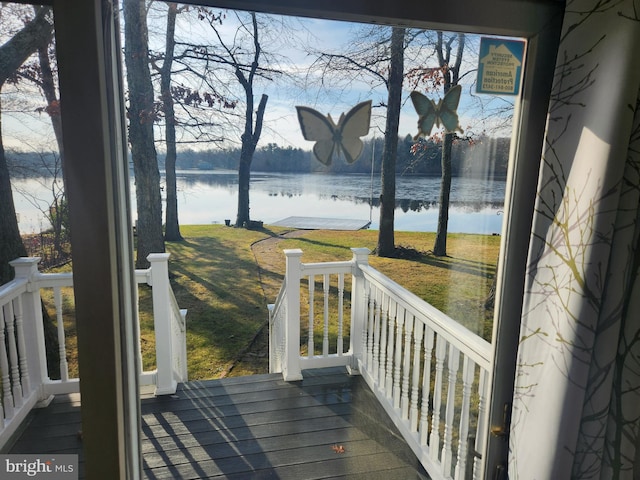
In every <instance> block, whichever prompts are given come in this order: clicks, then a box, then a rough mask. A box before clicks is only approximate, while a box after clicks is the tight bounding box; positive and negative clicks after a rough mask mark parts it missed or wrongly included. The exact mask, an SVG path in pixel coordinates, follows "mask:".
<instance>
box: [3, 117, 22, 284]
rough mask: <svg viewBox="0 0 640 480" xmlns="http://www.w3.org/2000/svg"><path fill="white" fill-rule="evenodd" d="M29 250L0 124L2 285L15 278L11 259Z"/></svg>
mask: <svg viewBox="0 0 640 480" xmlns="http://www.w3.org/2000/svg"><path fill="white" fill-rule="evenodd" d="M26 256H27V251H26V249H25V248H24V244H23V243H22V238H21V236H20V230H19V228H18V219H17V218H16V209H15V205H14V203H13V195H12V194H11V178H10V177H9V168H8V166H7V159H6V157H5V153H4V146H3V143H2V125H1V124H0V285H4V284H5V283H7V282H9V281H10V280H12V279H13V276H14V272H13V268H11V266H10V265H9V262H10V261H11V260H14V259H16V258H18V257H26Z"/></svg>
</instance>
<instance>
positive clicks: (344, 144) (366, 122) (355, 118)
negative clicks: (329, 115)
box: [338, 100, 371, 163]
mask: <svg viewBox="0 0 640 480" xmlns="http://www.w3.org/2000/svg"><path fill="white" fill-rule="evenodd" d="M370 124H371V100H368V101H366V102H362V103H359V104H358V105H356V106H355V107H353V108H352V109H351V110H349V111H348V112H347V114H346V115H344V116H341V117H340V121H339V122H338V132H339V139H338V140H339V142H338V145H339V148H340V150H341V151H342V153H343V154H344V157H345V160H346V161H347V163H353V162H355V161H356V160H358V158H359V157H360V155H361V154H362V150H363V149H364V143H363V142H362V140H361V139H360V137H364V136H366V135H367V134H368V133H369V127H370Z"/></svg>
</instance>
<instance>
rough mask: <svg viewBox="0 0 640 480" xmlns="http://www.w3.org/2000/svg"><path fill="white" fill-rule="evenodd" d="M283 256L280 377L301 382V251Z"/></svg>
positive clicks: (286, 253)
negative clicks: (284, 292) (284, 314)
mask: <svg viewBox="0 0 640 480" xmlns="http://www.w3.org/2000/svg"><path fill="white" fill-rule="evenodd" d="M284 254H285V256H286V258H287V262H286V273H285V275H286V282H287V286H286V288H287V295H286V299H287V300H286V302H287V305H286V312H287V318H286V341H285V354H284V357H285V358H284V364H283V365H282V376H283V377H284V380H285V381H287V382H293V381H296V380H302V371H301V370H300V278H301V275H302V262H301V259H302V250H300V249H298V248H296V249H289V250H285V251H284Z"/></svg>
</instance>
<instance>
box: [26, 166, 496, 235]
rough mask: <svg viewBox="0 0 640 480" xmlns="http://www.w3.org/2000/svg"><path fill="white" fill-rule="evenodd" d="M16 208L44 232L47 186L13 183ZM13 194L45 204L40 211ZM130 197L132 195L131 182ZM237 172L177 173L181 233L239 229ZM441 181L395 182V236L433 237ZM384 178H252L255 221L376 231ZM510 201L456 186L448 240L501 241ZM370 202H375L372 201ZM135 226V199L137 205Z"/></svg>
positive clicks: (478, 184)
mask: <svg viewBox="0 0 640 480" xmlns="http://www.w3.org/2000/svg"><path fill="white" fill-rule="evenodd" d="M15 187H17V188H14V201H15V202H16V210H17V211H18V213H19V225H20V230H21V231H22V232H23V233H33V232H39V231H40V230H41V229H46V228H47V227H48V224H47V222H46V220H44V217H43V215H42V214H41V212H40V210H43V209H45V208H46V205H47V204H48V203H50V202H51V194H50V193H48V192H49V191H50V188H51V187H50V182H49V183H47V180H46V179H27V180H19V181H16V182H15ZM16 190H20V191H27V192H31V196H32V197H33V196H35V197H37V198H39V199H40V202H39V205H40V207H39V208H36V207H35V206H34V205H33V204H32V203H33V198H31V199H30V200H29V199H27V198H25V197H24V196H23V195H21V194H19V193H16ZM131 191H132V194H133V192H134V187H133V181H132V188H131ZM237 192H238V179H237V172H235V171H219V170H216V171H180V172H178V215H179V220H180V223H181V224H182V225H193V224H211V223H223V222H224V221H225V219H230V220H231V222H232V223H233V222H234V221H235V217H236V212H237V201H238V195H237ZM439 193H440V179H439V178H429V177H411V176H398V177H397V182H396V199H397V204H398V206H397V208H396V211H395V229H396V230H398V231H403V230H404V231H435V230H436V227H437V218H438V197H439ZM379 196H380V177H378V176H376V177H374V178H373V182H372V180H371V177H370V176H369V175H324V174H281V173H260V172H253V173H252V176H251V189H250V215H251V219H252V220H261V221H263V222H264V223H266V224H269V223H274V222H277V221H278V220H282V219H284V218H286V217H290V216H307V217H329V218H340V219H356V220H365V221H371V225H370V227H369V228H371V229H378V225H379V217H380V209H379V206H378V198H379ZM504 196H505V182H504V181H503V180H486V179H477V178H459V177H458V178H454V179H453V181H452V187H451V208H450V210H449V232H460V233H488V234H492V233H500V232H501V231H502V219H503V216H502V209H503V203H504ZM372 199H373V201H372ZM132 203H133V204H134V206H133V209H134V210H133V211H134V215H133V216H134V218H135V198H132Z"/></svg>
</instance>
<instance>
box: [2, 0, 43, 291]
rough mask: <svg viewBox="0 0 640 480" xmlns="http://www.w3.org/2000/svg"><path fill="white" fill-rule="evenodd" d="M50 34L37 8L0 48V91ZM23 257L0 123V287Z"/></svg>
mask: <svg viewBox="0 0 640 480" xmlns="http://www.w3.org/2000/svg"><path fill="white" fill-rule="evenodd" d="M52 33H53V24H52V21H51V9H50V8H40V9H38V12H37V14H36V16H35V17H34V18H33V20H31V21H29V22H28V23H27V24H26V25H25V26H24V27H23V28H22V29H20V30H19V31H18V32H17V33H16V34H15V35H13V37H11V39H10V40H8V41H7V42H6V43H4V44H3V45H2V46H0V88H2V86H3V85H4V84H5V83H6V82H7V80H10V79H12V78H15V75H16V74H17V71H18V69H19V68H20V66H21V65H22V64H23V63H24V62H25V60H26V59H27V58H29V56H31V55H32V54H34V53H35V52H37V50H38V48H39V47H40V46H42V45H47V44H48V43H49V40H50V38H51V35H52ZM25 255H26V250H25V248H24V245H23V243H22V238H21V236H20V230H19V228H18V220H17V217H16V210H15V205H14V203H13V196H12V195H11V179H10V177H9V169H8V166H7V159H6V156H5V151H4V145H3V142H2V124H1V122H0V284H3V283H5V282H7V281H9V280H10V279H11V278H12V277H13V269H12V268H11V267H10V266H9V261H10V260H13V259H15V258H17V257H21V256H25Z"/></svg>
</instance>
